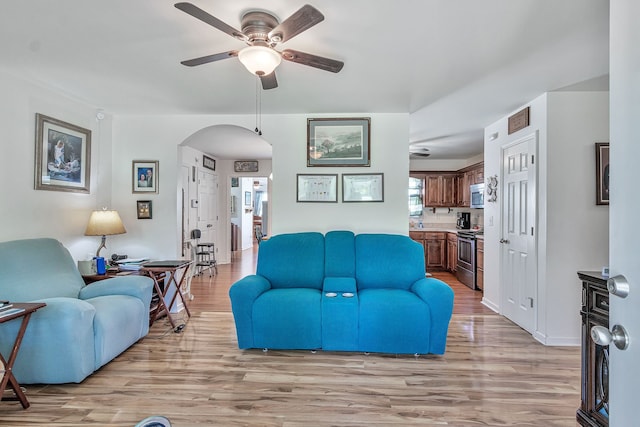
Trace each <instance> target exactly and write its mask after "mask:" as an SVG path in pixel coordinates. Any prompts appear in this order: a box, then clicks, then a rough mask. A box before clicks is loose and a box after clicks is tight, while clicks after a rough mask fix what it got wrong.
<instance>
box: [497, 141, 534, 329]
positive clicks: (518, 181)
mask: <svg viewBox="0 0 640 427" xmlns="http://www.w3.org/2000/svg"><path fill="white" fill-rule="evenodd" d="M536 145H537V134H532V135H530V136H527V137H525V138H523V139H521V140H518V141H516V142H515V143H513V144H511V145H509V146H506V147H503V149H502V160H503V167H502V178H503V185H502V197H501V200H502V211H503V215H502V218H503V224H502V240H501V243H502V274H501V277H500V280H501V290H502V292H501V294H502V302H501V310H502V314H503V315H504V316H505V317H507V318H508V319H510V320H512V321H513V322H515V323H516V324H518V325H519V326H520V327H522V328H523V329H525V330H526V331H528V332H530V333H533V330H534V327H535V310H534V307H535V305H536V304H537V301H536V299H535V297H536V294H537V292H536V291H537V275H536V253H535V229H534V226H535V224H536V221H535V218H536V210H535V200H536V185H535V178H536V176H535V167H534V165H533V162H532V159H533V155H534V154H535V150H536Z"/></svg>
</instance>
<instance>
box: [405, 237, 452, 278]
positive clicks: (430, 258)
mask: <svg viewBox="0 0 640 427" xmlns="http://www.w3.org/2000/svg"><path fill="white" fill-rule="evenodd" d="M409 237H411V238H412V239H413V240H415V241H416V242H418V243H420V244H421V245H422V247H423V248H424V264H425V267H426V269H427V271H429V270H444V269H445V268H446V266H447V251H446V244H447V233H446V232H444V231H410V232H409Z"/></svg>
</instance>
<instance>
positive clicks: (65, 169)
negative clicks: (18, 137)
mask: <svg viewBox="0 0 640 427" xmlns="http://www.w3.org/2000/svg"><path fill="white" fill-rule="evenodd" d="M35 161H36V165H35V166H36V167H35V189H36V190H53V191H69V192H74V193H88V192H89V188H90V187H89V179H90V177H91V131H90V130H89V129H84V128H81V127H79V126H76V125H73V124H71V123H67V122H63V121H62V120H58V119H54V118H53V117H48V116H45V115H44V114H36V150H35Z"/></svg>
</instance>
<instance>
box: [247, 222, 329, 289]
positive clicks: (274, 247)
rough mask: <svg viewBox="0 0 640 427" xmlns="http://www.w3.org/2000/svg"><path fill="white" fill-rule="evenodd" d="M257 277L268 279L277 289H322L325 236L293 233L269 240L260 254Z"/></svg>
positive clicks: (263, 243)
mask: <svg viewBox="0 0 640 427" xmlns="http://www.w3.org/2000/svg"><path fill="white" fill-rule="evenodd" d="M301 273H302V274H301ZM256 274H257V275H259V276H263V277H265V278H266V279H267V280H268V281H269V283H270V284H271V287H272V288H274V289H277V288H314V289H322V280H323V279H324V236H323V235H322V234H321V233H315V232H309V233H292V234H280V235H277V236H273V237H271V238H270V239H269V240H265V241H264V242H262V243H261V244H260V250H259V251H258V266H257V270H256Z"/></svg>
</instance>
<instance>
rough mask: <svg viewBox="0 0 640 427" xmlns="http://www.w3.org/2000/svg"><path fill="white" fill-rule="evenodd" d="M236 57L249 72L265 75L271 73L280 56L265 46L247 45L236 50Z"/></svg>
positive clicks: (279, 60) (278, 63)
mask: <svg viewBox="0 0 640 427" xmlns="http://www.w3.org/2000/svg"><path fill="white" fill-rule="evenodd" d="M238 59H239V60H240V62H242V65H244V66H245V67H246V69H247V70H249V72H250V73H251V74H256V75H258V76H266V75H269V74H271V73H273V70H275V69H276V67H277V66H278V65H280V62H281V61H282V57H281V56H280V54H279V53H278V52H276V51H275V50H273V49H271V48H268V47H266V46H249V47H245V48H244V49H242V50H241V51H240V52H238Z"/></svg>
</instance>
